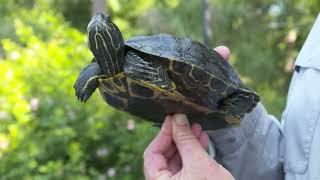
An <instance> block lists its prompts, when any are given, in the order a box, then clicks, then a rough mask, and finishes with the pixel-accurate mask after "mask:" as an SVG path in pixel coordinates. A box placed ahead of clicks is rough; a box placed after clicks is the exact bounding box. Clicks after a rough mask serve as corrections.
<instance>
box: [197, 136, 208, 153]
mask: <svg viewBox="0 0 320 180" xmlns="http://www.w3.org/2000/svg"><path fill="white" fill-rule="evenodd" d="M199 142H200V144H201V146H202V147H203V148H204V149H205V150H207V149H208V147H209V136H208V134H207V133H206V132H201V134H200V137H199Z"/></svg>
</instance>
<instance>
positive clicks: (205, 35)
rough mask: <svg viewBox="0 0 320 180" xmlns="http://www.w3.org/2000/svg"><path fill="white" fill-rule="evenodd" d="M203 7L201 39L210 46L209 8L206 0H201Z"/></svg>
mask: <svg viewBox="0 0 320 180" xmlns="http://www.w3.org/2000/svg"><path fill="white" fill-rule="evenodd" d="M202 9H203V41H204V44H205V45H206V46H208V47H211V41H212V25H211V10H210V8H209V2H208V0H202Z"/></svg>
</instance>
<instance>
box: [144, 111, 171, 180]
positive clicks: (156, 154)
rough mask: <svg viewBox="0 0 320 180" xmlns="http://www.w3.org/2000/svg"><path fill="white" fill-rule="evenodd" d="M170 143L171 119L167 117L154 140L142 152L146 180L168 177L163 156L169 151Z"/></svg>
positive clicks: (165, 160)
mask: <svg viewBox="0 0 320 180" xmlns="http://www.w3.org/2000/svg"><path fill="white" fill-rule="evenodd" d="M171 142H172V125H171V117H170V116H168V117H167V118H166V120H165V122H164V123H163V125H162V128H161V130H160V132H159V134H158V135H157V136H156V138H155V139H154V140H153V141H152V142H151V144H150V145H149V147H148V148H147V149H146V151H145V152H144V155H143V158H144V166H143V167H144V175H145V177H146V179H156V177H158V176H163V175H166V176H167V175H168V171H167V168H168V164H167V159H166V157H165V156H164V155H163V152H166V151H167V150H168V149H170V147H171V146H170V145H171Z"/></svg>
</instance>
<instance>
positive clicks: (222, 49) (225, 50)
mask: <svg viewBox="0 0 320 180" xmlns="http://www.w3.org/2000/svg"><path fill="white" fill-rule="evenodd" d="M214 50H215V51H217V52H218V53H219V54H220V55H221V56H222V57H223V58H224V59H225V60H227V61H228V59H229V57H230V50H229V48H228V47H226V46H218V47H216V48H214Z"/></svg>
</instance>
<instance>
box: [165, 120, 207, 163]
mask: <svg viewBox="0 0 320 180" xmlns="http://www.w3.org/2000/svg"><path fill="white" fill-rule="evenodd" d="M191 131H192V133H193V134H194V135H195V136H196V138H197V139H199V138H200V135H201V131H202V128H201V126H200V124H198V123H194V124H192V126H191ZM171 147H172V148H170V149H169V150H168V151H167V152H165V153H164V156H165V157H166V158H168V159H172V157H173V155H175V154H176V152H177V148H176V145H175V143H174V142H172V143H171ZM179 157H180V156H179ZM180 161H181V160H180Z"/></svg>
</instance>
